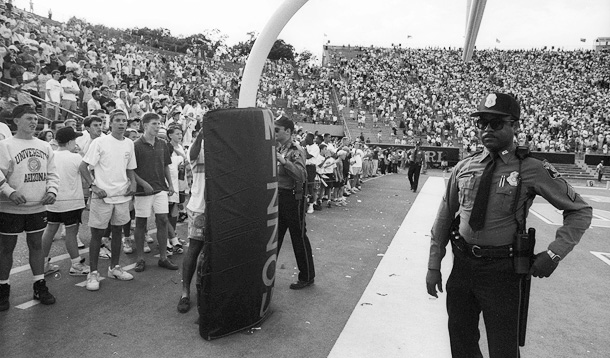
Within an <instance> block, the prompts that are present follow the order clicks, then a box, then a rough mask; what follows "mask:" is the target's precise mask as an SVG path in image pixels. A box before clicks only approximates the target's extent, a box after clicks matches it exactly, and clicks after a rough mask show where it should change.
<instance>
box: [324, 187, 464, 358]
mask: <svg viewBox="0 0 610 358" xmlns="http://www.w3.org/2000/svg"><path fill="white" fill-rule="evenodd" d="M444 189H445V180H444V179H443V178H440V177H430V178H428V180H427V181H426V184H425V185H424V187H423V188H422V189H421V191H420V193H419V194H418V195H417V199H416V200H415V202H414V203H413V206H412V207H411V209H410V210H409V213H408V214H407V216H406V217H405V219H404V221H403V223H402V225H401V226H400V228H399V229H398V232H397V233H396V235H395V236H394V239H393V240H392V243H391V244H390V246H389V247H388V250H387V251H386V252H385V255H384V257H383V259H382V260H381V262H380V263H379V266H378V267H377V270H375V274H374V275H373V278H372V279H371V281H370V282H369V284H368V286H367V287H366V289H365V291H364V293H363V294H362V297H361V298H360V300H359V302H358V304H357V305H356V307H355V308H354V310H353V312H352V314H351V316H350V318H349V320H348V321H347V324H346V325H345V327H344V329H343V331H342V332H341V334H340V335H339V338H338V339H337V341H336V342H335V345H334V347H333V349H332V350H331V352H330V354H329V355H328V357H329V358H345V357H350V358H358V357H362V358H370V357H426V358H435V357H439V358H441V357H442V358H445V357H451V350H450V345H449V333H448V331H447V311H446V308H445V307H446V306H445V294H444V293H441V294H440V296H439V298H438V299H433V298H431V297H430V296H429V295H428V293H427V292H426V284H425V277H426V272H427V270H428V255H429V248H430V229H431V228H432V224H433V223H434V219H435V216H436V212H437V208H438V206H439V204H440V201H441V200H442V196H443V193H444V192H445V190H444ZM449 252H451V251H450V250H449ZM452 261H453V258H452V255H451V254H447V255H446V257H445V259H444V260H443V265H442V267H443V269H442V272H443V277H444V278H445V279H446V278H447V277H449V272H450V271H451V266H452ZM443 288H444V284H443Z"/></svg>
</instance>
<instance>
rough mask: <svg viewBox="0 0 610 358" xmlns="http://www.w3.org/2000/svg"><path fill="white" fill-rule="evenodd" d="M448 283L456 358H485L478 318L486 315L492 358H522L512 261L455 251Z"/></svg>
mask: <svg viewBox="0 0 610 358" xmlns="http://www.w3.org/2000/svg"><path fill="white" fill-rule="evenodd" d="M453 251H454V254H455V259H454V262H453V269H452V271H451V275H450V276H449V280H448V281H447V287H446V288H447V312H448V314H449V337H450V340H451V353H452V356H453V358H457V357H463V358H477V357H483V356H482V355H481V349H480V348H479V337H480V333H479V315H480V313H481V312H483V320H484V322H485V330H486V331H487V342H488V345H489V356H490V358H505V357H506V358H517V357H519V347H518V346H519V340H518V311H519V277H518V276H517V275H516V274H515V273H514V270H513V264H512V259H511V258H503V259H493V260H488V259H481V258H471V257H469V256H465V255H464V254H463V253H462V252H460V251H459V250H457V249H455V248H454V250H453Z"/></svg>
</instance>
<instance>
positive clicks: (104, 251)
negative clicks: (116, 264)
mask: <svg viewBox="0 0 610 358" xmlns="http://www.w3.org/2000/svg"><path fill="white" fill-rule="evenodd" d="M99 256H100V259H104V260H110V257H112V254H111V253H110V250H108V248H107V247H106V246H102V247H100V255H99Z"/></svg>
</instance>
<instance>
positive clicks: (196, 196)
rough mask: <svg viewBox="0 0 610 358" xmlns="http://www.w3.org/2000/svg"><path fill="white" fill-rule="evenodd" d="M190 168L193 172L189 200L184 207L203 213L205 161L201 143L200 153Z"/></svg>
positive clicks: (189, 154)
mask: <svg viewBox="0 0 610 358" xmlns="http://www.w3.org/2000/svg"><path fill="white" fill-rule="evenodd" d="M192 148H193V147H192V146H191V147H190V148H189V152H188V154H187V156H188V158H190V157H191V149H192ZM191 168H192V170H193V184H192V185H191V198H190V199H189V203H188V205H187V206H186V208H187V209H189V210H191V211H194V212H196V213H203V212H205V160H204V155H203V143H202V144H201V151H200V152H199V156H197V160H193V161H191Z"/></svg>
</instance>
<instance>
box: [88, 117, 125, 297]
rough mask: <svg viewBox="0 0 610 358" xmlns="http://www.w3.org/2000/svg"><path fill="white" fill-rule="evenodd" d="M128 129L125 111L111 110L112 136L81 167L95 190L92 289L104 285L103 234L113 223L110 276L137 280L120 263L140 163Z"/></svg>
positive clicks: (100, 141)
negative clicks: (99, 265)
mask: <svg viewBox="0 0 610 358" xmlns="http://www.w3.org/2000/svg"><path fill="white" fill-rule="evenodd" d="M126 128H127V116H126V115H125V112H123V111H121V110H115V111H112V112H110V129H111V135H107V136H104V137H100V138H98V139H96V140H95V141H93V142H92V143H91V146H90V148H89V150H88V151H87V154H85V157H84V158H83V162H82V163H81V164H80V168H79V169H80V172H81V175H82V176H83V178H85V181H86V182H87V184H88V186H90V187H91V191H92V198H91V206H90V211H89V212H90V213H89V227H90V228H91V243H90V251H89V261H90V264H91V272H90V273H89V275H88V276H87V284H86V287H87V290H89V291H97V290H99V287H100V283H99V282H100V277H99V273H98V271H97V263H98V259H99V257H98V255H99V251H100V246H101V243H102V236H103V235H104V231H105V230H106V228H107V227H108V223H110V224H111V225H112V245H111V246H112V257H111V266H110V267H108V277H112V278H116V279H118V280H123V281H128V280H131V279H133V276H132V275H131V274H130V273H128V272H125V271H124V270H123V269H122V268H121V266H119V256H120V254H121V231H122V227H123V225H125V224H126V223H127V222H129V220H130V217H129V201H130V200H131V196H132V195H133V193H134V192H135V191H136V180H135V177H134V169H136V167H137V162H136V157H135V152H134V149H133V142H132V141H130V140H125V137H124V136H123V134H124V132H125V129H126ZM89 166H92V167H93V170H94V172H95V179H94V178H92V177H91V173H90V172H89V169H88V167H89Z"/></svg>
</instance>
